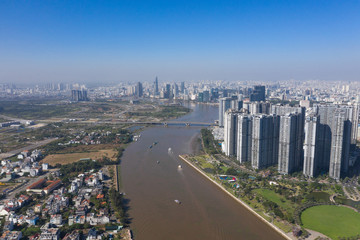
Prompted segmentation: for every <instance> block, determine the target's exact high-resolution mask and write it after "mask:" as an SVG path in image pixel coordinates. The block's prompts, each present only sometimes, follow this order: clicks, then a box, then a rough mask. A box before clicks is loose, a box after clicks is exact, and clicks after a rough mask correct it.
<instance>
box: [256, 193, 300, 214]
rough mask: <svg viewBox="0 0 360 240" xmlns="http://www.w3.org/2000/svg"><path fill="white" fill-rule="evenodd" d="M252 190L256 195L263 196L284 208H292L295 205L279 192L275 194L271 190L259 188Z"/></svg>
mask: <svg viewBox="0 0 360 240" xmlns="http://www.w3.org/2000/svg"><path fill="white" fill-rule="evenodd" d="M253 191H254V192H256V193H257V194H258V195H260V196H262V197H263V198H265V199H267V200H269V201H272V202H274V203H276V204H277V205H279V206H280V207H281V208H283V209H285V210H287V209H294V208H295V207H296V206H295V205H294V204H293V203H291V202H290V201H288V200H287V199H285V197H282V196H281V195H280V194H277V193H275V192H274V191H272V190H269V189H263V188H259V189H255V190H253Z"/></svg>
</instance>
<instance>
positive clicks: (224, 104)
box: [219, 98, 231, 127]
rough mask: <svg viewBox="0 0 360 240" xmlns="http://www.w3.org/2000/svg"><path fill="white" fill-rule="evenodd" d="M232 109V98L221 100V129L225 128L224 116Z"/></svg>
mask: <svg viewBox="0 0 360 240" xmlns="http://www.w3.org/2000/svg"><path fill="white" fill-rule="evenodd" d="M230 107H231V98H220V99H219V127H223V126H224V115H225V112H226V110H228V109H229V108H230Z"/></svg>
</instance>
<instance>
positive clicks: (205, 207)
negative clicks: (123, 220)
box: [121, 104, 283, 240]
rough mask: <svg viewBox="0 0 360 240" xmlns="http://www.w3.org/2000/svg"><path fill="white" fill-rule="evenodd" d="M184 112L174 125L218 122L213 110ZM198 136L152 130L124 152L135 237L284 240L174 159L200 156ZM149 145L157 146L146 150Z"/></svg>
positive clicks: (185, 130)
mask: <svg viewBox="0 0 360 240" xmlns="http://www.w3.org/2000/svg"><path fill="white" fill-rule="evenodd" d="M189 107H191V108H192V109H193V111H192V112H191V113H190V114H188V115H186V116H183V117H181V118H179V119H177V120H180V121H189V122H190V121H197V122H213V121H214V120H215V119H217V118H218V108H217V107H216V106H209V105H195V104H192V105H189ZM199 132H200V128H199V127H176V126H170V127H161V126H158V127H151V128H147V129H145V130H144V131H143V132H142V133H141V138H140V139H139V141H137V142H133V143H132V144H130V146H128V148H127V149H126V150H125V152H124V155H123V157H122V163H121V165H122V166H121V171H122V172H121V174H122V183H123V190H124V192H125V193H126V198H127V199H129V207H130V209H129V215H130V218H131V223H130V226H131V229H132V230H133V234H134V238H135V239H136V240H162V239H164V240H165V239H166V240H177V239H179V240H180V239H181V240H183V239H190V240H192V239H194V240H197V239H199V240H203V239H207V240H211V239H214V240H215V239H224V240H225V239H226V240H231V239H267V240H272V239H283V237H282V236H281V235H279V234H278V233H277V232H276V231H274V230H273V229H272V228H271V227H269V226H268V225H267V224H265V223H264V222H262V221H261V220H260V219H258V218H257V217H255V216H254V215H253V214H251V213H250V212H249V211H248V210H246V209H245V208H244V207H243V206H241V205H240V204H239V203H237V202H236V201H235V200H234V199H232V198H231V197H230V196H228V195H227V194H225V193H224V192H222V190H220V189H219V188H218V187H217V186H215V185H214V184H213V183H211V182H210V181H208V180H207V179H205V178H204V177H203V176H201V175H200V174H199V173H198V172H196V171H195V170H194V169H193V168H191V167H190V166H188V165H186V164H185V163H184V162H182V161H181V160H180V159H179V158H178V157H177V156H178V155H179V154H193V153H196V152H197V151H199V143H198V141H197V137H198V134H199ZM154 142H158V143H157V144H156V145H154V146H153V147H152V148H150V145H152V144H153V143H154ZM169 148H171V150H170V151H169ZM180 164H181V165H182V169H179V168H178V165H180ZM175 199H178V200H180V201H181V204H177V203H175V202H174V200H175Z"/></svg>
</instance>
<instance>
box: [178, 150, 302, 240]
mask: <svg viewBox="0 0 360 240" xmlns="http://www.w3.org/2000/svg"><path fill="white" fill-rule="evenodd" d="M179 157H180V159H182V160H183V161H184V162H186V163H187V164H188V165H190V166H191V167H193V168H194V169H195V170H196V171H198V172H199V173H200V174H201V175H203V176H204V177H206V178H207V179H208V180H210V181H211V182H212V183H214V184H215V185H216V186H218V187H219V188H220V189H221V190H223V191H224V192H225V193H226V194H228V195H229V196H231V197H232V198H233V199H234V200H235V201H237V202H238V203H240V204H241V205H242V206H244V207H245V208H246V209H247V210H249V211H250V212H251V213H252V214H254V215H255V216H257V217H258V218H259V219H260V220H261V221H263V222H265V223H266V224H268V225H269V226H270V227H271V228H273V229H274V230H275V231H277V232H278V233H279V234H281V235H282V236H283V237H284V238H285V239H289V240H293V239H296V238H294V237H290V236H288V235H287V234H286V233H284V232H283V231H282V230H281V229H279V228H278V227H277V226H275V225H274V224H272V223H270V222H269V221H267V220H266V219H265V218H263V217H262V216H261V215H260V214H258V213H257V212H256V211H254V210H253V209H252V208H251V207H249V206H248V205H247V204H246V203H245V202H243V201H242V200H240V199H239V198H237V197H235V196H234V195H233V194H231V193H230V192H229V191H228V190H226V188H224V187H223V186H222V185H221V184H219V183H218V182H216V181H215V180H214V179H212V178H211V177H209V176H208V175H207V174H206V173H204V172H203V171H202V170H201V169H199V168H198V167H197V166H196V165H194V164H193V163H192V162H191V161H189V160H187V159H186V157H185V156H183V155H179Z"/></svg>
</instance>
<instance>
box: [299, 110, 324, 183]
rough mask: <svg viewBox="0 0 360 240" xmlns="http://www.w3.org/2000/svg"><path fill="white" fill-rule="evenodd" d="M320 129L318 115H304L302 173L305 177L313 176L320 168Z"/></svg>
mask: <svg viewBox="0 0 360 240" xmlns="http://www.w3.org/2000/svg"><path fill="white" fill-rule="evenodd" d="M321 131H322V128H321V126H320V117H319V116H318V115H316V114H314V113H312V114H310V115H309V116H306V119H305V142H304V166H303V174H304V175H305V176H307V177H315V176H316V175H317V174H318V173H319V172H320V170H321V165H320V164H321V162H320V161H321V155H320V154H321V149H322V148H323V146H322V143H321V141H320V136H321V133H322V132H321Z"/></svg>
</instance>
